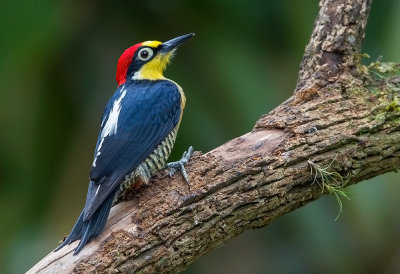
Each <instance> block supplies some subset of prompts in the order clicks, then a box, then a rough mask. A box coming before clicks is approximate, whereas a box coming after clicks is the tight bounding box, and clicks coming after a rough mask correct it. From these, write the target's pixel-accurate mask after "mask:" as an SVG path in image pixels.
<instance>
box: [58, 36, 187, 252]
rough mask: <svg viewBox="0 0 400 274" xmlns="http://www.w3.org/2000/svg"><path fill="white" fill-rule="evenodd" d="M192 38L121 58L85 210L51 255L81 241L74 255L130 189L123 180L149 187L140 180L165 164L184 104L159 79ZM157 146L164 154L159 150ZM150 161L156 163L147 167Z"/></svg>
mask: <svg viewBox="0 0 400 274" xmlns="http://www.w3.org/2000/svg"><path fill="white" fill-rule="evenodd" d="M192 36H193V34H187V35H183V36H180V37H177V38H175V39H172V40H169V41H167V42H165V43H161V42H158V41H147V42H143V43H139V44H136V45H134V46H132V47H131V48H129V49H127V50H126V51H125V52H124V53H123V54H122V55H121V57H120V59H119V61H118V66H117V77H116V78H117V82H118V88H117V90H116V92H115V93H114V95H113V96H112V97H111V99H110V100H109V102H108V104H107V105H106V108H105V111H104V114H103V117H102V120H101V126H100V133H99V137H98V139H97V144H96V149H95V152H94V159H93V163H92V168H91V170H90V182H89V188H88V193H87V196H86V203H85V207H84V209H83V210H82V212H81V214H80V216H79V218H78V220H77V222H76V223H75V225H74V227H73V229H72V231H71V233H70V234H69V236H68V237H67V238H66V240H65V241H64V242H63V243H62V244H61V245H60V246H59V247H58V248H57V249H56V250H58V249H60V248H61V247H63V246H65V245H67V244H69V243H71V242H73V241H75V240H78V239H81V241H80V243H79V245H78V246H77V248H76V249H75V252H74V254H77V253H78V252H79V251H80V250H81V249H82V248H83V247H84V246H85V245H86V243H88V242H89V241H90V240H91V239H92V238H94V237H96V236H97V235H99V234H100V233H101V232H102V230H103V229H104V227H105V224H106V221H107V218H108V215H109V212H110V209H111V206H112V204H113V201H115V200H116V199H117V198H118V197H116V196H118V195H120V194H121V193H122V192H123V189H122V188H126V187H128V186H129V185H130V184H132V183H134V181H133V182H131V180H128V181H127V178H133V177H135V176H142V177H144V178H142V180H144V181H148V179H149V177H148V176H145V174H150V176H151V175H152V174H153V173H154V172H155V171H156V170H157V169H159V168H160V167H162V166H163V165H164V164H165V161H166V160H167V158H168V156H169V153H170V151H171V149H172V146H173V142H174V141H175V137H176V132H177V130H178V127H179V124H180V119H181V117H182V112H183V108H184V106H185V101H186V99H185V96H184V93H183V91H182V89H181V88H180V87H179V86H178V85H177V84H176V83H175V82H173V81H171V80H169V79H166V78H164V76H163V70H164V69H165V67H166V65H167V63H168V62H169V60H170V58H171V56H172V53H173V51H174V50H175V49H176V47H177V46H178V45H180V44H181V43H182V42H184V41H185V40H187V39H188V38H190V37H192ZM161 146H167V147H168V149H164V148H163V147H162V148H163V149H162V150H160V147H161ZM165 151H168V153H165ZM150 155H156V156H157V157H159V158H160V160H159V161H158V162H151V161H147V160H148V157H149V156H150ZM153 158H154V157H153ZM146 161H147V162H146ZM152 161H153V160H152ZM139 169H140V170H139ZM143 170H144V171H145V172H144V171H143ZM121 186H122V187H121Z"/></svg>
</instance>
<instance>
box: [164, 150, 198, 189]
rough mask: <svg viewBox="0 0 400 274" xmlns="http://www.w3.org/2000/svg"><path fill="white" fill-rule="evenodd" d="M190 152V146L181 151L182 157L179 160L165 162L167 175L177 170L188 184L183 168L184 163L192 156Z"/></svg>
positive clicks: (171, 174)
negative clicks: (167, 170)
mask: <svg viewBox="0 0 400 274" xmlns="http://www.w3.org/2000/svg"><path fill="white" fill-rule="evenodd" d="M192 154H193V147H192V146H190V147H189V149H188V150H186V151H185V152H184V153H183V155H182V158H181V159H180V160H179V161H176V162H171V163H167V164H166V167H167V168H168V169H169V176H171V177H172V176H173V175H174V174H175V172H177V171H178V170H179V171H180V172H181V173H182V176H183V178H184V179H185V182H186V183H187V184H188V185H189V177H188V174H187V172H186V169H185V164H186V163H187V162H188V161H189V159H190V157H192Z"/></svg>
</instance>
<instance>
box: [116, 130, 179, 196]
mask: <svg viewBox="0 0 400 274" xmlns="http://www.w3.org/2000/svg"><path fill="white" fill-rule="evenodd" d="M177 131H178V128H177V127H175V128H174V129H173V130H172V131H171V132H170V133H169V134H168V135H167V137H166V138H165V139H164V141H162V142H161V144H159V145H158V146H157V147H156V148H155V149H154V150H153V152H152V153H151V154H150V155H149V157H147V158H146V159H145V160H144V161H143V162H142V163H141V164H140V165H139V166H138V167H137V168H136V169H135V170H134V171H133V172H131V173H130V174H128V175H126V176H125V179H124V181H123V182H122V183H121V185H120V186H119V190H118V192H117V194H116V195H115V198H114V203H115V202H116V201H118V200H119V198H120V197H121V196H123V195H125V192H126V191H128V190H129V189H130V188H131V187H133V184H134V183H135V178H136V177H137V176H140V177H142V179H144V181H145V182H146V183H147V182H148V181H149V179H150V177H151V176H153V175H154V174H155V173H156V172H157V171H159V170H161V169H163V168H164V166H165V163H166V162H167V159H168V157H169V155H170V154H171V151H172V148H173V146H174V143H175V138H176V133H177Z"/></svg>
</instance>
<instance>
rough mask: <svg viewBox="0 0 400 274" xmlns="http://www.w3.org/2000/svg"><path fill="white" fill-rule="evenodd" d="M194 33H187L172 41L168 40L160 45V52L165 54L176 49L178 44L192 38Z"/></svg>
mask: <svg viewBox="0 0 400 274" xmlns="http://www.w3.org/2000/svg"><path fill="white" fill-rule="evenodd" d="M193 36H194V33H188V34H185V35H182V36H179V37H176V38H174V39H171V40H168V41H167V42H164V43H162V44H161V45H160V52H162V53H163V54H167V53H168V52H170V51H172V50H174V49H176V48H177V47H178V46H179V45H180V44H182V43H183V42H185V41H186V40H188V39H189V38H191V37H193Z"/></svg>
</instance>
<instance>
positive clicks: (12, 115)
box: [0, 0, 400, 273]
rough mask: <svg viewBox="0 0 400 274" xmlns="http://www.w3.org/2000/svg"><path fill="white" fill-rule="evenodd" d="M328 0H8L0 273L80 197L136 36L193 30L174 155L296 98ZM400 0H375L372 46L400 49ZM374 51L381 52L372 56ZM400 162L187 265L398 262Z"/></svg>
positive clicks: (51, 241) (66, 216) (65, 223)
mask: <svg viewBox="0 0 400 274" xmlns="http://www.w3.org/2000/svg"><path fill="white" fill-rule="evenodd" d="M317 12H318V1H316V0H302V1H295V0H291V1H289V0H284V1H262V0H251V1H250V0H246V1H244V0H242V1H228V0H224V1H211V0H206V1H204V0H194V1H179V0H175V1H154V0H146V1H144V0H140V1H103V2H100V1H77V0H75V1H50V0H39V1H27V0H24V1H3V2H2V4H1V8H0V49H1V56H0V78H1V81H0V85H1V89H0V129H1V133H0V217H1V219H0V273H22V272H24V271H26V270H27V269H29V268H30V267H31V266H32V265H34V264H35V262H37V261H38V260H39V259H41V258H42V257H43V256H44V255H45V254H47V253H48V252H50V251H51V250H52V249H53V248H54V247H56V246H57V243H58V241H59V240H60V239H62V238H63V236H64V235H66V234H67V233H68V232H69V231H70V229H71V227H72V225H73V223H74V222H75V220H76V218H77V217H78V215H79V212H80V211H81V209H82V207H83V204H84V199H85V195H86V190H87V183H88V179H87V178H88V172H89V168H90V165H91V162H92V156H93V150H94V146H95V142H96V138H97V134H98V126H99V122H100V117H101V114H102V111H103V108H104V106H105V103H106V102H107V100H108V98H109V97H110V96H111V95H112V93H113V92H114V90H115V88H116V82H115V69H116V63H117V60H118V57H119V55H120V54H121V53H122V52H123V50H124V49H126V48H127V47H129V46H131V45H132V44H135V43H137V42H141V41H145V40H153V39H157V40H161V41H165V40H167V39H170V38H173V37H175V36H178V35H181V34H185V33H189V32H194V33H196V36H195V37H194V39H192V40H190V41H188V42H187V43H185V44H184V45H183V46H182V47H181V48H180V50H179V52H178V54H177V56H176V58H175V60H174V62H173V64H172V65H170V67H169V68H168V70H167V72H166V75H167V77H170V78H172V79H173V80H175V81H176V82H178V83H179V84H180V85H181V86H182V87H183V88H184V90H185V92H186V95H187V107H186V111H185V115H184V119H183V123H182V125H181V129H180V133H179V136H178V139H177V144H176V147H175V152H174V154H173V155H172V159H177V158H179V156H180V155H181V153H182V152H183V151H184V150H185V149H186V148H187V147H188V146H189V145H193V146H194V147H195V149H196V150H201V151H204V152H206V151H209V150H211V149H212V148H214V147H216V146H219V145H221V144H223V143H224V142H226V141H227V140H229V139H232V138H234V137H237V136H239V135H241V134H244V133H246V132H248V131H250V130H251V128H252V126H253V125H254V123H255V121H256V120H257V119H258V118H259V117H260V115H261V114H263V113H267V112H269V111H270V110H272V109H273V108H274V107H275V106H277V105H278V104H280V103H281V102H282V101H284V100H285V99H286V98H288V97H289V96H290V95H291V93H292V91H293V89H294V86H295V83H296V79H297V70H298V66H299V63H300V61H301V58H302V55H303V50H304V48H305V45H306V43H307V41H308V39H309V36H310V33H311V30H312V25H313V21H314V19H315V16H316V14H317ZM399 26H400V0H386V1H374V3H373V6H372V11H371V16H370V20H369V23H368V27H367V35H366V39H365V43H364V47H363V51H364V52H366V53H368V54H370V55H371V60H372V61H373V60H375V59H376V58H377V57H378V56H379V55H383V57H384V58H383V60H392V61H400V50H399V45H400V28H399ZM368 62H369V61H368ZM398 180H399V175H398V174H395V173H392V174H387V175H385V176H380V177H377V178H374V179H373V180H370V181H369V182H363V183H361V184H359V185H357V186H354V187H351V188H350V189H349V193H350V196H351V201H345V202H344V215H343V216H342V217H341V218H339V220H338V221H336V222H335V221H334V219H335V216H336V214H337V211H338V205H337V203H336V202H335V200H334V198H332V197H328V196H327V197H324V198H322V199H319V200H318V201H316V202H314V203H311V204H309V205H307V206H306V207H304V208H302V209H300V210H297V211H295V212H292V213H290V214H288V215H286V216H284V217H282V218H280V219H279V220H277V221H276V222H275V223H273V224H271V225H270V226H268V227H266V228H264V229H260V230H256V231H248V232H246V233H244V235H242V236H240V237H238V238H236V239H234V240H231V241H230V242H228V243H226V244H225V245H224V246H223V247H221V248H219V249H217V250H215V251H213V252H211V253H209V254H207V255H206V256H204V257H203V258H201V259H200V260H198V261H197V262H196V263H194V264H193V265H191V266H190V267H189V268H188V269H187V270H186V273H321V272H324V273H395V272H397V273H400V246H399V243H400V236H399V231H400V218H399V217H400V216H399V211H398V208H399V205H400V202H399V201H398V196H399V195H398V193H399V191H400V185H399V184H398V182H397V181H398Z"/></svg>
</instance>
